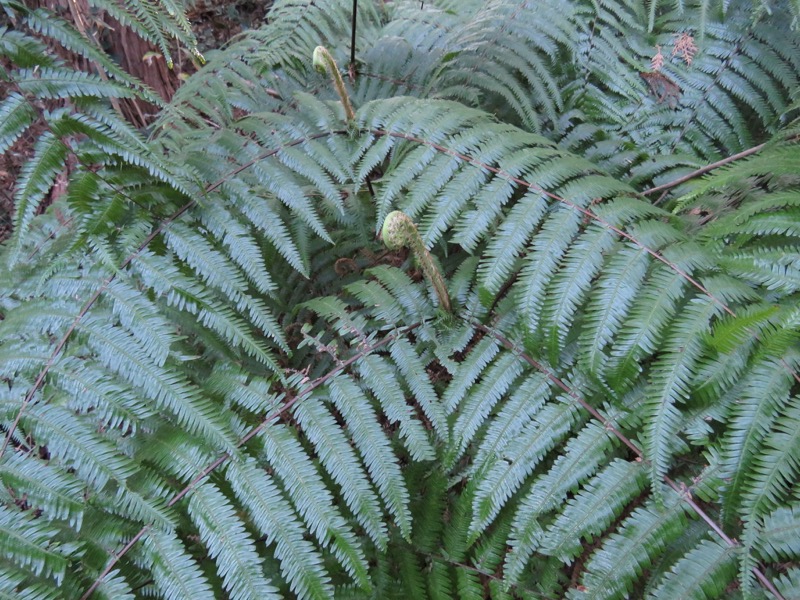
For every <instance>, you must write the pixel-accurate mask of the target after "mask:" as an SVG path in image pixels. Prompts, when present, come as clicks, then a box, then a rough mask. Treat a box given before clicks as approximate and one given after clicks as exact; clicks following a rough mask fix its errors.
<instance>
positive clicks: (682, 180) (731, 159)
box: [639, 143, 766, 204]
mask: <svg viewBox="0 0 800 600" xmlns="http://www.w3.org/2000/svg"><path fill="white" fill-rule="evenodd" d="M764 146H766V143H764V144H759V145H758V146H753V147H752V148H748V149H747V150H742V151H741V152H739V153H738V154H734V155H732V156H729V157H727V158H723V159H722V160H718V161H717V162H715V163H711V164H710V165H706V166H705V167H701V168H699V169H697V170H696V171H692V172H691V173H689V174H688V175H684V176H683V177H678V179H675V180H674V181H670V182H669V183H664V184H662V185H659V186H656V187H653V188H650V189H649V190H645V191H643V192H640V193H639V195H640V196H649V195H650V194H655V193H656V192H661V191H664V190H669V189H672V188H674V187H676V186H678V185H680V184H682V183H686V182H687V181H689V180H691V179H694V178H695V177H700V175H705V174H706V173H708V172H709V171H713V170H714V169H718V168H719V167H724V166H725V165H727V164H730V163H732V162H734V161H737V160H739V159H742V158H746V157H748V156H750V155H752V154H755V153H757V152H759V151H761V150H762V149H763V148H764ZM662 198H663V196H662ZM660 201H661V199H659V202H660ZM656 204H658V202H656Z"/></svg>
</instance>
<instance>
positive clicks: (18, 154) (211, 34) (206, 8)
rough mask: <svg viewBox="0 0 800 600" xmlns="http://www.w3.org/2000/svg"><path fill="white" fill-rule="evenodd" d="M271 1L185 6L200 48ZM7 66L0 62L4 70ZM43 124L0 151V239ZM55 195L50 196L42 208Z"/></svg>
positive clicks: (186, 68) (258, 20)
mask: <svg viewBox="0 0 800 600" xmlns="http://www.w3.org/2000/svg"><path fill="white" fill-rule="evenodd" d="M271 5H272V2H271V0H235V1H234V2H231V1H230V0H200V1H199V2H197V3H196V4H195V5H194V6H192V7H191V8H190V9H189V10H187V16H188V17H189V20H190V21H191V23H192V25H193V28H194V33H195V35H196V36H197V41H198V48H199V49H200V52H205V51H207V50H210V49H214V48H219V47H220V46H222V45H223V44H224V43H225V42H227V41H228V40H229V39H231V38H232V37H233V36H235V35H237V34H239V33H241V32H242V31H245V30H247V29H253V28H257V27H259V26H261V24H262V23H263V21H264V19H265V17H266V14H267V12H268V10H269V7H270V6H271ZM4 21H5V19H2V21H0V26H3V25H6V26H9V25H10V23H7V22H4ZM185 54H186V53H180V55H185ZM9 66H10V65H7V64H0V68H3V69H4V70H5V69H6V68H7V67H9ZM194 70H195V69H194V67H193V65H192V64H191V62H190V61H189V60H188V59H187V60H186V61H185V63H184V64H182V65H180V68H176V69H175V82H176V83H175V85H176V87H177V86H178V85H180V80H179V78H178V76H177V73H192V72H193V71H194ZM12 85H13V84H11V83H8V82H6V81H0V101H2V100H3V99H5V98H6V96H7V94H8V93H9V90H10V88H11V86H12ZM44 128H45V125H44V123H42V122H38V123H35V124H34V125H33V126H32V127H31V128H30V129H28V131H26V132H25V134H24V135H23V136H22V137H21V138H20V139H19V140H17V142H16V143H15V144H14V145H13V146H11V147H10V148H9V149H8V150H7V151H6V152H5V153H3V154H0V242H2V241H3V240H5V239H7V238H8V237H9V236H10V235H11V231H12V223H13V215H14V193H15V188H16V182H17V179H18V178H19V176H20V173H21V171H22V168H23V166H24V165H25V163H26V162H27V161H28V160H29V159H30V158H31V157H32V156H33V153H34V147H35V143H36V140H37V139H38V138H39V135H40V134H41V133H42V131H43V130H44ZM51 196H52V194H51ZM54 199H55V198H53V197H51V198H49V199H48V201H47V202H45V203H44V205H43V208H45V207H46V206H47V205H48V204H49V203H50V202H52V201H53V200H54Z"/></svg>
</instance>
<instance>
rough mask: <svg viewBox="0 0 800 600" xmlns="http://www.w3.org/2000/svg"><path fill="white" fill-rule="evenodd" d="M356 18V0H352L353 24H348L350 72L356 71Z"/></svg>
mask: <svg viewBox="0 0 800 600" xmlns="http://www.w3.org/2000/svg"><path fill="white" fill-rule="evenodd" d="M357 20H358V0H353V24H352V25H351V26H350V73H352V74H355V72H356V21H357Z"/></svg>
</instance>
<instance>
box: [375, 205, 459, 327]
mask: <svg viewBox="0 0 800 600" xmlns="http://www.w3.org/2000/svg"><path fill="white" fill-rule="evenodd" d="M381 238H383V243H384V244H386V247H387V248H389V250H399V249H400V248H409V249H410V250H411V252H412V253H413V254H414V257H415V258H416V261H417V263H418V264H419V266H420V267H421V268H422V272H423V273H424V274H425V277H427V278H428V281H430V282H431V285H432V286H433V289H434V290H435V291H436V295H437V296H438V297H439V303H440V304H441V306H442V308H444V309H445V310H446V311H447V312H451V308H450V296H449V295H448V293H447V286H445V283H444V278H443V277H442V274H441V273H440V272H439V268H438V267H437V266H436V262H435V261H434V260H433V256H431V253H430V252H428V249H427V248H426V247H425V244H424V243H423V241H422V238H421V237H420V235H419V232H418V231H417V226H416V225H414V222H413V221H412V220H411V219H410V218H409V217H408V216H407V215H406V214H405V213H403V212H401V211H399V210H395V211H393V212H390V213H389V214H388V215H387V216H386V219H385V220H384V222H383V228H382V229H381Z"/></svg>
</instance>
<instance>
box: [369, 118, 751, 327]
mask: <svg viewBox="0 0 800 600" xmlns="http://www.w3.org/2000/svg"><path fill="white" fill-rule="evenodd" d="M370 133H372V134H374V135H377V136H389V137H394V138H398V139H402V140H406V141H409V142H415V143H417V144H423V145H425V146H428V147H429V148H433V149H434V150H436V151H437V152H442V153H444V154H448V155H450V156H453V157H455V158H458V159H459V160H463V161H464V162H467V163H469V164H472V165H475V166H476V167H480V168H481V169H485V170H487V171H489V172H491V173H494V174H495V175H499V176H500V177H503V178H504V179H507V180H508V181H512V182H514V183H516V184H517V185H521V186H522V187H525V188H527V189H529V190H534V191H536V192H539V193H540V194H543V195H545V196H547V197H548V198H550V199H551V200H555V201H556V202H560V203H561V204H563V205H565V206H568V207H570V208H571V209H573V210H575V211H577V212H579V213H580V214H582V215H584V216H585V217H588V218H589V219H592V220H593V221H595V222H597V223H599V224H600V225H602V226H603V227H606V228H608V229H609V230H611V231H613V232H614V233H616V234H617V235H619V236H620V237H623V238H625V239H626V240H628V241H629V242H632V243H633V244H636V245H637V246H638V247H639V248H641V249H642V250H644V251H645V252H647V253H648V254H649V255H650V256H652V257H653V258H655V259H656V260H658V261H659V262H662V263H664V264H665V265H667V267H669V268H670V269H672V270H673V271H675V272H676V273H677V274H678V275H680V276H681V277H682V278H683V279H685V280H686V281H688V282H689V283H690V284H691V285H693V286H694V287H695V288H697V289H698V290H700V291H701V292H702V293H703V294H705V295H706V296H708V297H709V298H711V300H712V301H713V302H714V303H715V304H717V305H718V306H720V307H721V308H722V310H724V311H725V312H726V313H728V314H729V315H730V316H732V317H735V316H736V313H734V312H733V310H731V308H730V307H729V306H728V305H727V304H725V303H724V302H723V301H722V300H720V299H719V298H717V297H716V296H715V295H714V294H712V293H711V292H710V291H709V290H708V288H706V287H705V286H704V285H703V284H702V283H700V282H699V281H697V280H696V279H695V278H694V277H692V276H691V275H689V274H688V273H687V272H686V271H684V270H683V269H681V268H680V267H679V266H678V265H676V264H675V263H673V262H671V261H669V260H668V259H666V258H665V257H664V256H662V255H661V254H660V253H658V252H656V251H655V250H653V249H652V248H649V247H648V246H647V245H645V244H643V243H642V242H640V241H639V240H637V239H636V238H635V237H633V236H632V235H631V234H630V233H627V232H626V231H623V230H622V229H620V228H619V227H615V226H614V225H612V224H611V223H609V222H608V221H606V220H605V219H603V218H602V217H600V216H599V215H597V214H595V213H593V212H592V211H590V210H588V209H586V208H583V207H581V206H578V205H577V204H575V203H574V202H570V201H569V200H567V199H566V198H562V197H561V196H559V195H558V194H554V193H553V192H549V191H547V190H545V189H544V188H542V187H540V186H538V185H536V184H535V183H530V182H528V181H525V180H524V179H520V178H519V177H515V176H514V175H512V174H511V173H508V172H507V171H504V170H503V169H500V168H498V167H493V166H492V165H489V164H486V163H484V162H482V161H480V160H478V159H476V158H473V157H471V156H468V155H466V154H463V153H461V152H456V151H455V150H451V149H450V148H447V147H445V146H442V145H441V144H437V143H435V142H431V141H429V140H426V139H423V138H420V137H417V136H413V135H407V134H404V133H398V132H396V131H386V130H385V129H371V130H370Z"/></svg>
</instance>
